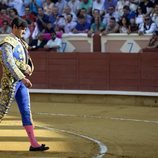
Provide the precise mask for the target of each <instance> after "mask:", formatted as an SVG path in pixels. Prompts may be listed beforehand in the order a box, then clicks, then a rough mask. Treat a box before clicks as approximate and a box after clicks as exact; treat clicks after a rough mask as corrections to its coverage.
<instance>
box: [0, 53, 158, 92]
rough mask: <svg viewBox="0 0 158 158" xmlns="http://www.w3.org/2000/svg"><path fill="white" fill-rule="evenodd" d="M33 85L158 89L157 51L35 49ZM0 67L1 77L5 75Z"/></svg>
mask: <svg viewBox="0 0 158 158" xmlns="http://www.w3.org/2000/svg"><path fill="white" fill-rule="evenodd" d="M30 55H31V57H32V59H33V61H34V65H35V71H34V73H33V75H32V76H31V78H30V79H31V81H32V83H33V88H50V89H81V90H127V91H153V92H158V62H157V61H158V53H156V52H150V53H137V54H132V53H99V52H98V53H88V52H87V53H56V52H51V51H44V50H39V51H32V52H30ZM1 72H2V70H1V69H0V77H1V75H2V73H1Z"/></svg>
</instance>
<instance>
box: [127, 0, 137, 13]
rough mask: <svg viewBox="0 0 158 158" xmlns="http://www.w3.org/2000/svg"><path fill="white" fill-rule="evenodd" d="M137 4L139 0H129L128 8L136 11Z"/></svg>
mask: <svg viewBox="0 0 158 158" xmlns="http://www.w3.org/2000/svg"><path fill="white" fill-rule="evenodd" d="M138 4H139V0H129V8H130V10H131V11H134V12H136V10H137V7H138Z"/></svg>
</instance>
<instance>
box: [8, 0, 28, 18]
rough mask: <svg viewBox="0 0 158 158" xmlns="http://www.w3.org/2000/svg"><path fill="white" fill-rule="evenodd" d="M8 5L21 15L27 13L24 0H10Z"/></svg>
mask: <svg viewBox="0 0 158 158" xmlns="http://www.w3.org/2000/svg"><path fill="white" fill-rule="evenodd" d="M8 6H9V7H12V8H15V9H16V10H17V12H18V15H19V16H24V15H25V6H24V2H23V0H9V2H8Z"/></svg>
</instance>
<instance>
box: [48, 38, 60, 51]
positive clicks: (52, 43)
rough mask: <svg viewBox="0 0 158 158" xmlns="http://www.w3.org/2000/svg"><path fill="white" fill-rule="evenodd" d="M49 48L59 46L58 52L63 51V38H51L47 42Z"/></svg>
mask: <svg viewBox="0 0 158 158" xmlns="http://www.w3.org/2000/svg"><path fill="white" fill-rule="evenodd" d="M46 47H47V48H57V52H62V40H61V39H60V38H57V37H56V38H55V40H52V39H50V40H49V41H48V42H47V44H46Z"/></svg>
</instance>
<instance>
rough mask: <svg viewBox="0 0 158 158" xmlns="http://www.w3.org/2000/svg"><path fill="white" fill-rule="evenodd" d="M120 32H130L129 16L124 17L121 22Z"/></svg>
mask: <svg viewBox="0 0 158 158" xmlns="http://www.w3.org/2000/svg"><path fill="white" fill-rule="evenodd" d="M119 32H120V33H129V20H128V19H127V17H124V16H123V17H122V18H121V20H120V22H119Z"/></svg>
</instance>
